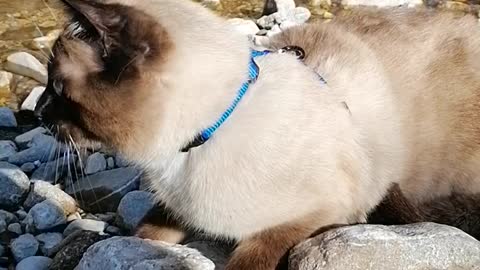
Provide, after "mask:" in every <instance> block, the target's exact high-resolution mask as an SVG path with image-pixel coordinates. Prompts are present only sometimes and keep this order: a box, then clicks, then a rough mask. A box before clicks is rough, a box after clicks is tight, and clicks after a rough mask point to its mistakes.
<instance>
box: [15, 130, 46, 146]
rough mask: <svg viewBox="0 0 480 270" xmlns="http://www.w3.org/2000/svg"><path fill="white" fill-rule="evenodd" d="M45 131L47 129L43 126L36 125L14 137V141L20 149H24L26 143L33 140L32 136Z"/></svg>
mask: <svg viewBox="0 0 480 270" xmlns="http://www.w3.org/2000/svg"><path fill="white" fill-rule="evenodd" d="M45 133H47V130H46V129H45V128H43V127H37V128H34V129H32V130H30V131H27V132H25V133H23V134H20V135H18V136H17V137H15V142H16V143H17V145H18V146H19V147H20V148H21V149H25V148H27V145H28V144H30V142H31V141H32V140H33V137H35V136H36V135H38V134H45Z"/></svg>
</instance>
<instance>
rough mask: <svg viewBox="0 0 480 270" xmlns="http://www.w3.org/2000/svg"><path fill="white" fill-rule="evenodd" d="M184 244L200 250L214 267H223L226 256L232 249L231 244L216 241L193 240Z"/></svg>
mask: <svg viewBox="0 0 480 270" xmlns="http://www.w3.org/2000/svg"><path fill="white" fill-rule="evenodd" d="M186 246H187V247H189V248H193V249H196V250H198V251H200V253H201V254H202V255H203V256H205V257H207V258H209V259H210V260H211V261H213V263H214V264H215V269H223V268H225V265H226V264H227V261H228V257H229V256H230V253H231V252H232V251H233V247H232V246H229V245H228V244H226V243H221V242H217V241H215V242H213V241H204V240H202V241H194V242H190V243H188V244H186Z"/></svg>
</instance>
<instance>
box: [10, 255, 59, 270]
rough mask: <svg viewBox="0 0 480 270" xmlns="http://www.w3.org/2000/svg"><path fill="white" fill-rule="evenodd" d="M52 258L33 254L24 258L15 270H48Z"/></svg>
mask: <svg viewBox="0 0 480 270" xmlns="http://www.w3.org/2000/svg"><path fill="white" fill-rule="evenodd" d="M51 263H52V259H50V258H48V257H42V256H32V257H28V258H25V259H23V260H22V261H21V262H19V263H18V264H17V267H16V268H15V270H48V267H49V266H50V264H51Z"/></svg>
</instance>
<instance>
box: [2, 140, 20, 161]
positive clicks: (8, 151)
mask: <svg viewBox="0 0 480 270" xmlns="http://www.w3.org/2000/svg"><path fill="white" fill-rule="evenodd" d="M15 153H17V146H16V145H15V143H14V142H12V141H0V161H7V160H8V158H9V157H10V156H12V155H14V154H15Z"/></svg>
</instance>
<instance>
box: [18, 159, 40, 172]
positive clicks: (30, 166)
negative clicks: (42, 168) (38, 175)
mask: <svg viewBox="0 0 480 270" xmlns="http://www.w3.org/2000/svg"><path fill="white" fill-rule="evenodd" d="M35 168H36V166H35V164H33V163H32V162H27V163H25V164H23V165H22V166H20V170H22V172H24V173H31V172H33V171H34V170H35Z"/></svg>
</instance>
